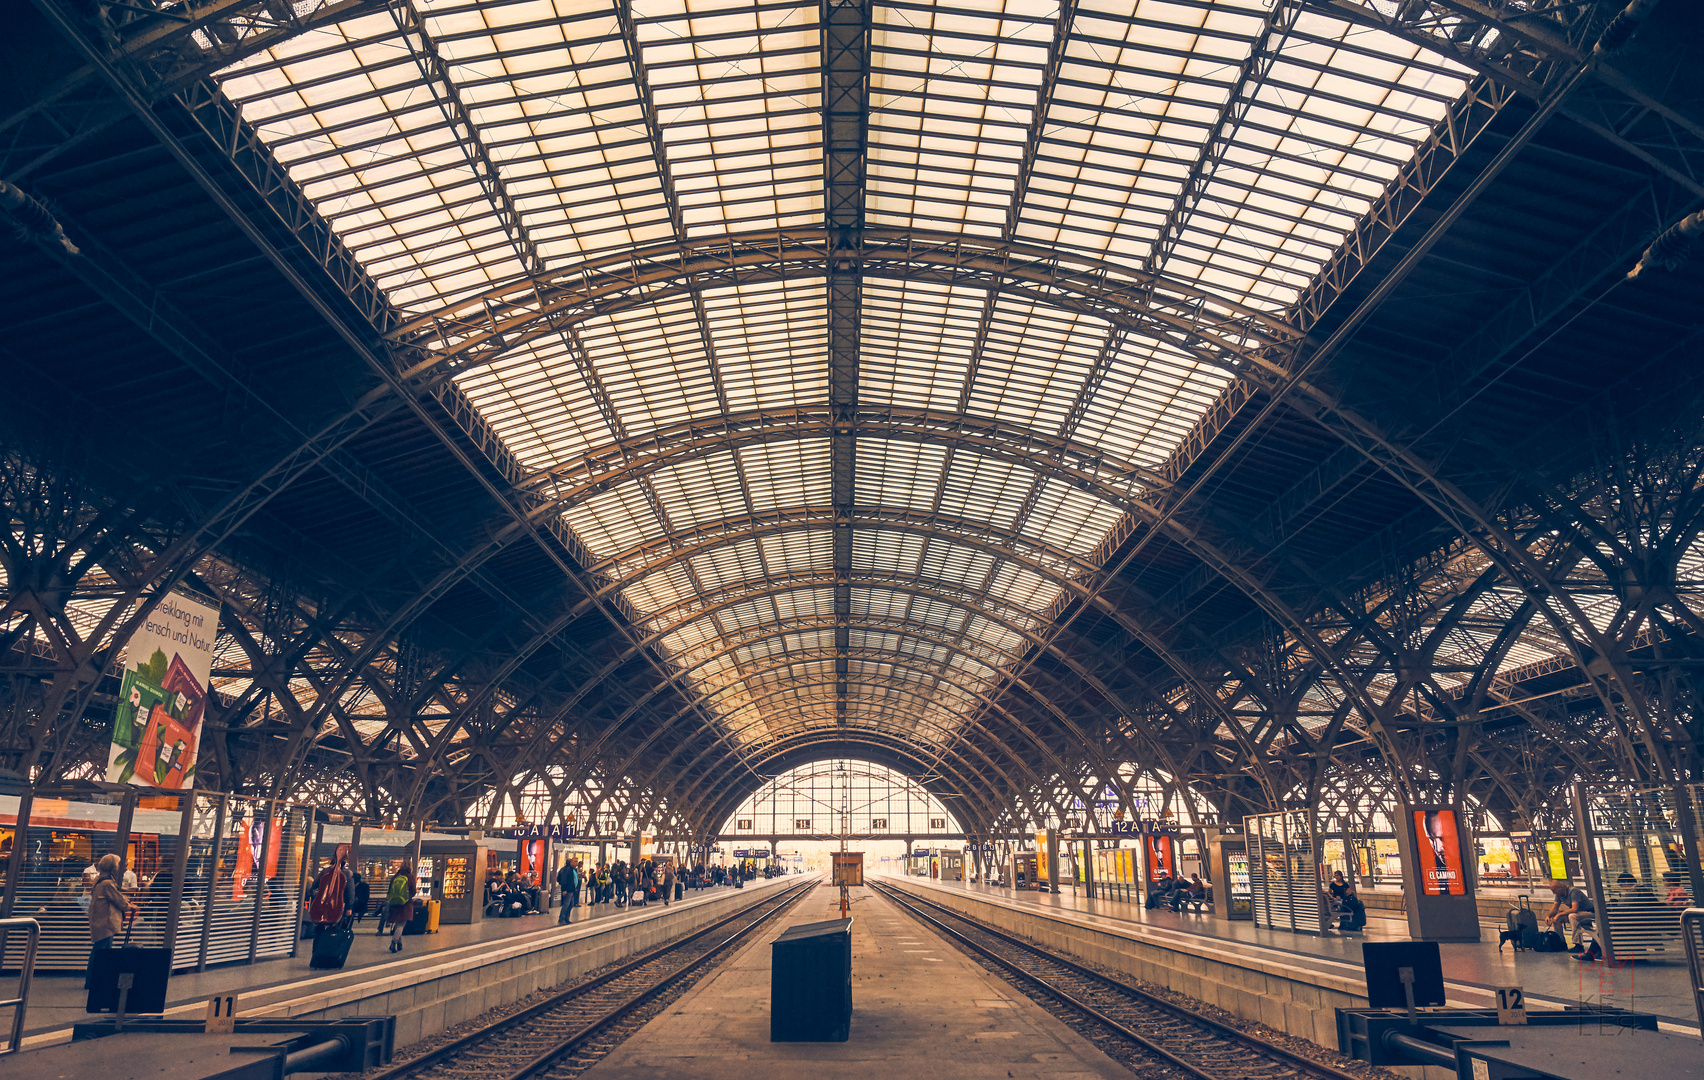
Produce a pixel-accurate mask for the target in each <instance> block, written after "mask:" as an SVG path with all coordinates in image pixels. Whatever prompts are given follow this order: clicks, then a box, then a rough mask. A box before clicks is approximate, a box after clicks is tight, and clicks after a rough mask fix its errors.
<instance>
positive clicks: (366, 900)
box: [353, 870, 373, 922]
mask: <svg viewBox="0 0 1704 1080" xmlns="http://www.w3.org/2000/svg"><path fill="white" fill-rule="evenodd" d="M353 876H354V879H355V882H354V887H355V921H356V922H360V921H361V920H362V919H365V918H366V917H367V909H368V908H370V907H372V906H373V887H372V886H371V885H369V884H367V879H366V878H364V877H362V876H361V872H360V871H359V870H357V871H355V873H354V875H353Z"/></svg>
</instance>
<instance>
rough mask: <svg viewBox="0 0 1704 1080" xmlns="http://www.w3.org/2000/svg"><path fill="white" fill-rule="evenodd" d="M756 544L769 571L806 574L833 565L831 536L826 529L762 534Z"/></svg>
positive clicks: (781, 574) (784, 573)
mask: <svg viewBox="0 0 1704 1080" xmlns="http://www.w3.org/2000/svg"><path fill="white" fill-rule="evenodd" d="M759 544H760V546H761V547H762V549H763V558H764V561H765V562H766V563H767V564H768V566H769V572H770V573H771V574H775V575H778V576H787V575H792V574H809V573H813V572H821V571H823V570H828V569H832V568H833V566H834V537H833V535H832V532H831V530H829V529H826V528H825V529H813V530H811V531H809V532H786V533H780V534H777V535H773V536H765V537H763V538H762V540H760V541H759Z"/></svg>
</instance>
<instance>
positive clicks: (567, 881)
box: [556, 859, 580, 926]
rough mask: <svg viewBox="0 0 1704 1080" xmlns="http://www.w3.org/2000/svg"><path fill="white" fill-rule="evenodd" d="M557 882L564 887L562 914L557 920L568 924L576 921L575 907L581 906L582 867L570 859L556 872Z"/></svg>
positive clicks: (565, 924)
mask: <svg viewBox="0 0 1704 1080" xmlns="http://www.w3.org/2000/svg"><path fill="white" fill-rule="evenodd" d="M556 884H557V885H559V886H560V887H561V889H562V914H560V915H558V916H557V917H556V921H557V922H558V923H560V924H561V925H563V926H567V925H568V924H569V923H571V922H573V921H574V909H575V908H577V907H579V906H580V868H579V867H578V866H576V865H574V860H573V859H569V860H568V861H567V862H565V863H563V864H562V869H560V870H558V871H557V872H556Z"/></svg>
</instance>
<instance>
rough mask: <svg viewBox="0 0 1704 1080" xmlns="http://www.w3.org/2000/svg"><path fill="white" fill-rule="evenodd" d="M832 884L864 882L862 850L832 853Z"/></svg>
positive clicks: (860, 883) (859, 883)
mask: <svg viewBox="0 0 1704 1080" xmlns="http://www.w3.org/2000/svg"><path fill="white" fill-rule="evenodd" d="M833 884H835V885H862V884H864V853H863V852H862V851H837V852H835V853H834V881H833Z"/></svg>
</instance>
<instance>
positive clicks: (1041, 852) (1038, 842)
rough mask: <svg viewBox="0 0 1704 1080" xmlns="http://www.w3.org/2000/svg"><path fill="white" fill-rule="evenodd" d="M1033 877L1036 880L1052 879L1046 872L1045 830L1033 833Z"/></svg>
mask: <svg viewBox="0 0 1704 1080" xmlns="http://www.w3.org/2000/svg"><path fill="white" fill-rule="evenodd" d="M1035 879H1036V880H1037V881H1052V880H1053V879H1052V878H1051V877H1049V876H1048V873H1047V830H1045V829H1042V830H1039V831H1038V832H1037V833H1036V834H1035Z"/></svg>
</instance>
